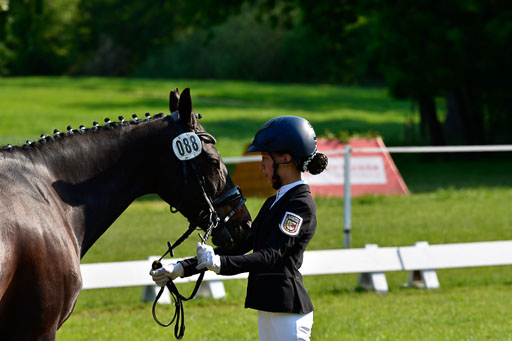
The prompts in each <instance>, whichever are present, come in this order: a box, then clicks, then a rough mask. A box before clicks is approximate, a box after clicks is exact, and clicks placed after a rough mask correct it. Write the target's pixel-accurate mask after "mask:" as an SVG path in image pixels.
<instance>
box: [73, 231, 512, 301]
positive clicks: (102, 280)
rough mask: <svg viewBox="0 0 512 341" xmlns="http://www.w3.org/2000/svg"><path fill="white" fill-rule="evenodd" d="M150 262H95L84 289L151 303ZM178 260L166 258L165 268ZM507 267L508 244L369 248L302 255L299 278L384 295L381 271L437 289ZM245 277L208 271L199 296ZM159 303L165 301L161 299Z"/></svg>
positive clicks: (217, 293) (217, 294)
mask: <svg viewBox="0 0 512 341" xmlns="http://www.w3.org/2000/svg"><path fill="white" fill-rule="evenodd" d="M155 258H157V257H151V258H150V259H148V260H145V261H129V262H113V263H96V264H82V265H80V268H81V272H82V279H83V289H98V288H117V287H128V286H143V287H145V288H144V292H143V299H144V300H149V301H151V300H153V299H154V297H155V295H156V292H157V289H158V288H157V287H155V286H154V283H153V281H152V280H151V276H149V271H150V269H151V263H152V261H153V260H154V259H155ZM177 260H178V259H174V260H170V259H167V260H165V261H164V263H169V262H175V261H177ZM499 265H512V240H507V241H490V242H476V243H458V244H439V245H429V244H428V243H427V242H419V243H416V244H415V245H414V246H402V247H382V248H379V247H378V246H377V245H374V244H371V245H366V247H365V248H363V249H337V250H318V251H306V252H305V254H304V262H303V264H302V267H301V269H300V272H301V273H302V275H304V276H311V275H332V274H349V273H359V274H360V275H359V282H358V284H359V286H362V287H364V288H366V289H368V290H375V291H376V292H377V293H386V292H387V291H388V285H387V281H386V276H385V274H384V273H385V272H390V271H408V272H409V285H410V286H415V287H423V288H427V289H435V288H438V287H439V281H438V278H437V274H436V272H435V270H436V269H447V268H464V267H479V266H499ZM241 278H247V273H243V274H239V275H236V276H221V275H217V274H215V273H214V272H212V271H207V272H206V274H205V277H204V283H203V287H202V289H201V291H200V292H201V295H202V296H207V295H211V296H213V297H214V298H221V297H225V290H224V285H223V284H222V281H223V280H228V279H241ZM196 279H197V275H196V276H191V277H187V278H178V279H176V281H175V283H186V282H192V281H195V280H196ZM162 302H163V303H164V302H167V303H169V302H170V297H164V298H163V300H162Z"/></svg>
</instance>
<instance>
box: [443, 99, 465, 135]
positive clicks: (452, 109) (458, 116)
mask: <svg viewBox="0 0 512 341" xmlns="http://www.w3.org/2000/svg"><path fill="white" fill-rule="evenodd" d="M444 132H445V136H446V142H447V143H448V144H464V143H465V134H464V124H463V119H462V113H461V108H460V105H459V102H458V101H457V98H456V96H455V95H454V94H453V93H449V94H448V95H447V96H446V121H445V122H444Z"/></svg>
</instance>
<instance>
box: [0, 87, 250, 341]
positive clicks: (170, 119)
mask: <svg viewBox="0 0 512 341" xmlns="http://www.w3.org/2000/svg"><path fill="white" fill-rule="evenodd" d="M170 109H171V112H174V114H172V115H163V114H159V115H157V116H154V117H146V118H145V119H137V118H134V120H132V121H129V122H128V121H124V119H122V118H120V122H115V123H114V122H109V121H107V123H106V124H105V125H104V126H99V125H97V124H96V123H95V125H94V127H93V128H87V129H85V128H83V127H81V129H79V130H71V128H69V130H68V132H66V133H58V132H56V133H55V135H54V136H51V137H48V136H42V138H41V140H39V141H38V142H37V143H27V144H26V145H25V146H23V147H11V146H8V147H4V148H2V149H1V150H0V190H1V192H0V198H1V200H0V339H2V340H54V339H55V337H56V332H57V329H58V328H59V327H60V326H61V325H62V324H63V323H64V321H65V320H66V319H67V318H68V317H69V316H70V314H71V312H72V310H73V307H74V305H75V302H76V300H77V297H78V294H79V292H80V290H81V287H82V278H81V274H80V259H81V257H82V256H83V255H84V254H85V253H86V252H87V250H88V249H89V248H90V247H91V246H92V245H93V244H94V242H95V241H96V240H97V239H98V238H99V237H100V236H101V235H102V234H103V233H104V232H105V231H106V230H107V229H108V228H109V226H110V225H111V224H112V223H113V222H114V221H115V220H116V218H117V217H119V215H121V213H122V212H123V211H124V210H125V209H126V208H127V207H128V206H129V205H130V204H131V203H132V202H133V201H134V200H135V199H136V198H137V197H140V196H142V195H144V194H148V193H156V194H158V195H159V196H160V197H161V198H162V199H163V200H165V201H166V202H167V203H168V204H169V205H170V206H171V208H172V207H174V208H176V209H178V210H179V211H180V212H181V213H182V214H183V215H184V216H186V217H187V218H189V220H190V219H195V220H196V221H197V220H198V218H197V217H198V214H199V212H200V211H201V210H203V209H204V208H205V206H207V203H206V201H205V196H204V192H206V193H207V194H208V195H209V196H210V197H211V198H212V199H215V198H219V197H222V196H225V195H226V194H225V193H226V192H230V190H231V191H232V189H233V188H234V185H233V183H232V182H231V180H230V179H229V176H228V174H227V170H226V167H225V165H224V164H223V163H222V160H221V158H220V156H219V153H218V152H217V150H216V149H215V147H214V145H213V144H214V142H215V139H214V138H213V136H211V135H210V134H208V133H207V132H205V130H204V129H203V127H202V126H201V125H200V124H199V122H198V121H197V116H196V114H195V113H194V111H193V108H192V101H191V98H190V90H189V89H185V90H184V91H183V93H182V94H181V96H180V95H179V93H178V91H177V89H176V90H175V91H172V92H171V96H170ZM179 130H181V131H185V132H195V134H197V135H196V136H198V137H199V138H200V142H199V143H200V144H201V146H202V151H201V153H200V154H199V155H197V156H196V157H195V158H194V162H195V164H196V165H197V166H198V168H200V170H201V173H202V176H203V177H204V180H205V181H204V192H203V191H202V190H201V186H199V185H198V184H197V183H196V182H195V181H194V175H193V172H191V171H190V170H189V171H188V172H186V171H184V167H183V161H180V160H179V159H178V158H177V156H176V155H175V154H174V153H173V147H172V142H173V140H174V139H175V137H176V136H177V135H178V134H179ZM232 205H235V204H232V203H227V204H226V205H224V206H225V207H218V208H216V210H217V211H218V214H219V216H222V214H228V213H226V212H230V213H235V214H234V216H233V217H232V219H231V220H230V223H229V224H226V225H227V226H219V228H217V229H215V230H214V231H213V235H212V236H213V242H214V243H216V244H218V245H220V246H224V247H230V246H236V244H237V243H238V242H239V241H240V240H242V239H244V238H246V236H247V233H248V231H249V229H250V216H249V212H248V211H247V209H246V207H245V205H244V206H242V207H241V208H240V206H238V208H239V209H237V210H236V212H235V209H233V207H231V206H232ZM198 225H200V226H201V227H203V228H205V227H206V225H207V223H206V222H204V223H202V222H201V221H200V219H199V221H198ZM226 228H227V231H226ZM217 231H222V233H220V232H219V233H218V232H217ZM216 234H217V235H216ZM226 236H228V237H227V238H226ZM148 271H149V269H148Z"/></svg>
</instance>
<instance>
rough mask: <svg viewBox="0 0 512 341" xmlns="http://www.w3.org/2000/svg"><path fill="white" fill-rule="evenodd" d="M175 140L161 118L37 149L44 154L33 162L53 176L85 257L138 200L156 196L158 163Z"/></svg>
mask: <svg viewBox="0 0 512 341" xmlns="http://www.w3.org/2000/svg"><path fill="white" fill-rule="evenodd" d="M169 139H170V137H169V129H168V126H167V123H166V122H164V120H163V119H155V120H153V121H149V122H144V123H139V124H138V125H129V124H127V125H125V126H122V127H116V128H112V129H102V130H100V131H98V132H88V133H86V134H83V135H80V136H72V137H65V138H63V139H62V140H58V141H53V142H48V143H47V144H46V145H44V146H41V147H36V148H39V153H37V152H36V151H34V150H31V153H32V154H34V156H33V158H32V159H34V160H36V161H35V162H36V163H44V164H45V165H46V167H47V169H48V173H49V174H51V176H50V179H48V180H49V182H50V186H51V187H52V188H53V190H54V191H55V192H56V193H57V197H58V199H57V201H58V202H57V204H58V205H60V207H61V208H62V209H63V211H64V213H65V217H66V220H67V222H66V223H67V224H69V226H70V227H71V229H72V230H73V233H74V234H75V236H76V239H77V243H78V246H79V249H80V254H81V256H83V255H84V254H85V253H86V252H87V250H88V249H89V248H90V247H91V246H92V245H93V244H94V242H95V241H96V240H97V239H98V238H99V237H100V236H101V235H102V234H103V233H104V232H105V231H106V230H107V229H108V227H109V226H110V225H111V224H112V223H113V222H114V221H115V220H116V219H117V217H119V216H120V215H121V213H122V212H123V211H124V210H125V209H126V208H127V207H128V206H129V205H130V204H131V203H132V202H133V201H134V200H135V199H136V198H137V197H139V196H141V195H144V194H147V193H154V192H156V186H157V184H156V179H157V177H158V176H157V167H156V164H157V161H158V160H159V159H160V158H161V157H162V156H161V154H162V153H163V149H164V148H166V146H167V144H166V141H169ZM56 147H58V148H56ZM34 149H35V148H34ZM37 155H39V157H37ZM59 199H60V200H59ZM59 201H60V202H59Z"/></svg>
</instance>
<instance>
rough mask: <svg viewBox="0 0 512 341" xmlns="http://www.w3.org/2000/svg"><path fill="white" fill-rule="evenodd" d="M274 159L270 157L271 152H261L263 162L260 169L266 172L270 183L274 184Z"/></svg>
mask: <svg viewBox="0 0 512 341" xmlns="http://www.w3.org/2000/svg"><path fill="white" fill-rule="evenodd" d="M272 165H273V161H272V158H271V157H270V154H269V153H267V152H262V153H261V162H260V169H261V171H262V172H263V174H265V176H266V178H267V181H268V183H270V184H272V174H273V173H274V168H273V167H272Z"/></svg>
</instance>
